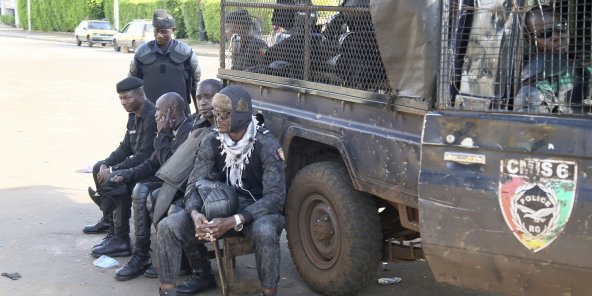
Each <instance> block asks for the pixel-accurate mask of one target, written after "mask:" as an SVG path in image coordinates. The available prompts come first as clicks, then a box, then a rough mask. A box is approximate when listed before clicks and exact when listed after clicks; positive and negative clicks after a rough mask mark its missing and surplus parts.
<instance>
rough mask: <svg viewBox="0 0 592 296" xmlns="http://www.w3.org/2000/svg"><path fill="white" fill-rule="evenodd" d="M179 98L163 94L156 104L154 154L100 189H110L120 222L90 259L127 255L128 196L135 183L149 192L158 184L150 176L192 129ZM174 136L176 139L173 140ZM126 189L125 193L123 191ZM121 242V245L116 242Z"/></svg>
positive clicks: (173, 94) (128, 249)
mask: <svg viewBox="0 0 592 296" xmlns="http://www.w3.org/2000/svg"><path fill="white" fill-rule="evenodd" d="M184 104H185V103H184V101H183V98H182V97H181V96H180V95H178V94H177V93H166V94H164V95H162V96H161V97H160V98H159V99H158V100H157V101H156V121H157V123H156V130H157V135H156V138H155V139H154V144H153V145H154V149H155V151H154V153H152V155H151V156H150V158H148V159H146V160H145V161H144V162H142V163H141V164H139V165H137V166H135V167H132V168H128V169H122V170H118V171H116V172H114V173H113V175H112V176H111V178H110V179H109V180H108V181H107V182H106V183H105V185H104V186H103V187H102V188H104V187H110V188H113V190H111V191H109V192H108V193H109V195H110V196H111V198H112V199H113V200H115V209H114V211H113V212H114V213H120V215H119V216H117V217H119V218H120V219H121V220H122V221H121V222H120V223H116V224H115V227H114V233H115V236H114V238H112V239H111V240H109V241H107V242H105V243H104V244H103V245H101V246H98V247H96V248H93V249H92V255H93V256H95V257H99V256H101V255H107V256H112V255H113V254H117V253H118V252H124V251H125V252H126V253H129V252H131V245H130V243H129V232H130V229H129V218H130V217H131V205H132V199H131V194H132V192H133V189H134V186H135V185H136V183H137V182H140V181H142V182H144V183H145V184H150V185H149V186H152V187H153V188H156V187H158V186H160V184H161V183H162V182H161V181H160V180H159V179H158V178H156V177H155V176H154V173H156V170H157V169H158V168H159V167H160V164H161V163H164V162H165V161H166V160H167V159H168V158H169V157H170V156H171V154H173V152H174V151H175V149H176V148H177V147H178V146H179V145H180V144H181V143H182V142H183V141H184V140H185V139H187V135H188V134H189V131H191V127H192V126H193V122H192V119H191V118H189V117H186V116H185V111H184V107H185V106H184ZM177 136H178V137H177ZM126 189H127V190H126ZM122 238H123V239H124V241H121V240H120V239H122Z"/></svg>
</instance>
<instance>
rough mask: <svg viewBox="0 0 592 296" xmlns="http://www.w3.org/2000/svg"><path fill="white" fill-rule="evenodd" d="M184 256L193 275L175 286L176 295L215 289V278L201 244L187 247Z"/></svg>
mask: <svg viewBox="0 0 592 296" xmlns="http://www.w3.org/2000/svg"><path fill="white" fill-rule="evenodd" d="M186 251H187V253H186V255H187V258H188V259H189V263H190V264H191V267H192V269H193V273H191V275H190V276H189V277H188V278H187V279H186V280H185V281H184V282H182V283H181V284H180V285H178V286H177V294H179V295H192V294H197V293H199V292H202V291H205V290H209V289H212V288H215V287H216V277H215V276H214V273H213V272H212V266H211V265H210V260H209V259H208V253H207V252H208V250H207V248H206V247H205V246H204V245H203V244H192V245H190V246H187V248H186Z"/></svg>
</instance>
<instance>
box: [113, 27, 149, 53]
mask: <svg viewBox="0 0 592 296" xmlns="http://www.w3.org/2000/svg"><path fill="white" fill-rule="evenodd" d="M153 31H154V27H152V20H133V21H131V22H129V23H128V24H127V25H125V27H123V29H122V30H121V32H119V33H117V34H115V36H113V49H115V51H120V50H121V51H123V52H129V51H130V50H131V51H135V50H136V48H138V47H139V46H140V45H142V44H144V43H146V42H148V41H150V40H154V34H153Z"/></svg>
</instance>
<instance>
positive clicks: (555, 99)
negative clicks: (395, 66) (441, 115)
mask: <svg viewBox="0 0 592 296" xmlns="http://www.w3.org/2000/svg"><path fill="white" fill-rule="evenodd" d="M442 24H443V26H442V31H441V36H442V40H441V41H442V46H441V66H440V83H439V99H438V102H437V107H438V108H441V109H461V110H474V111H512V112H526V113H535V114H548V113H554V114H590V112H591V111H592V98H591V80H590V77H591V74H592V42H591V40H592V1H590V0H556V1H533V0H530V1H519V0H491V1H478V0H451V1H445V3H444V5H443V15H442Z"/></svg>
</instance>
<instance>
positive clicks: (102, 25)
mask: <svg viewBox="0 0 592 296" xmlns="http://www.w3.org/2000/svg"><path fill="white" fill-rule="evenodd" d="M88 28H89V29H97V30H111V24H109V23H107V22H90V23H89V24H88Z"/></svg>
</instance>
